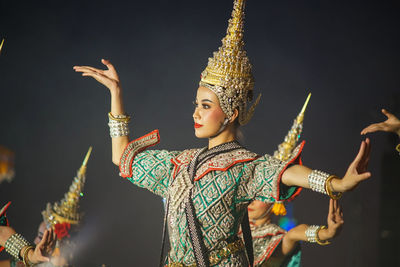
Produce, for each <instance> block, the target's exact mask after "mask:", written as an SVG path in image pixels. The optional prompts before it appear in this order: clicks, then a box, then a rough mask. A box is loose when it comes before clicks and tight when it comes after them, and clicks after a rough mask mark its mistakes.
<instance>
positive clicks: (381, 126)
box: [361, 109, 400, 136]
mask: <svg viewBox="0 0 400 267" xmlns="http://www.w3.org/2000/svg"><path fill="white" fill-rule="evenodd" d="M382 113H383V114H384V115H385V116H386V117H387V120H385V121H383V122H379V123H373V124H371V125H369V126H367V127H365V128H364V129H363V130H362V131H361V134H367V133H373V132H378V131H383V132H392V133H397V134H398V135H399V136H400V120H399V119H398V118H396V116H395V115H393V114H392V113H390V112H388V111H387V110H386V109H382Z"/></svg>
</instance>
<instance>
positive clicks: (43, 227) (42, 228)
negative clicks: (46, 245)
mask: <svg viewBox="0 0 400 267" xmlns="http://www.w3.org/2000/svg"><path fill="white" fill-rule="evenodd" d="M45 231H46V224H45V223H44V222H41V223H40V225H39V228H38V233H37V236H36V238H35V241H34V242H33V243H35V245H37V244H39V242H40V241H41V240H42V238H43V234H44V232H45Z"/></svg>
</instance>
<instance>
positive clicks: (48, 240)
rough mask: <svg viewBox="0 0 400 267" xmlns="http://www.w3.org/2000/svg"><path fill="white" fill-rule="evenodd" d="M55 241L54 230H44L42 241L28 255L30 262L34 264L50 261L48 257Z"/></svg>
mask: <svg viewBox="0 0 400 267" xmlns="http://www.w3.org/2000/svg"><path fill="white" fill-rule="evenodd" d="M56 241H57V237H56V234H55V232H54V230H53V229H52V228H51V229H48V230H46V231H45V232H44V234H43V237H42V240H40V242H39V243H38V244H37V245H36V247H35V250H33V252H32V253H29V254H28V257H29V260H30V262H32V263H34V264H36V263H39V262H48V261H50V258H49V256H50V255H51V254H52V253H53V250H54V247H55V245H56Z"/></svg>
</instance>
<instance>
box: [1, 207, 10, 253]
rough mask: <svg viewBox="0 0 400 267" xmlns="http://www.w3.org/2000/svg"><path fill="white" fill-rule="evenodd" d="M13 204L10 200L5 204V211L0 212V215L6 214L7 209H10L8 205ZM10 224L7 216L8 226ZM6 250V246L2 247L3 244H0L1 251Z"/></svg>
mask: <svg viewBox="0 0 400 267" xmlns="http://www.w3.org/2000/svg"><path fill="white" fill-rule="evenodd" d="M10 205H11V201H9V202H8V203H7V204H6V205H5V206H4V209H3V211H2V212H1V214H0V216H3V214H4V216H5V215H6V211H7V209H8V207H9V206H10ZM9 225H10V223H9V222H8V219H7V217H6V226H9ZM3 250H4V247H2V246H0V252H2V251H3Z"/></svg>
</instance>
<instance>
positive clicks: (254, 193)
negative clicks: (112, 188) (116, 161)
mask: <svg viewBox="0 0 400 267" xmlns="http://www.w3.org/2000/svg"><path fill="white" fill-rule="evenodd" d="M158 142H159V136H158V131H157V130H156V131H153V132H151V133H149V134H147V135H145V136H143V137H142V138H139V139H137V140H134V141H132V142H131V143H129V144H128V146H127V147H126V149H125V151H124V152H123V155H122V157H121V161H120V175H121V176H122V177H125V178H127V179H128V180H129V181H131V182H132V183H134V184H135V185H137V186H140V187H143V188H146V189H148V190H150V191H151V192H153V193H155V194H157V195H159V196H161V197H163V198H167V199H169V205H170V208H169V212H168V230H169V238H170V245H171V250H170V252H169V256H168V261H169V262H179V263H181V264H184V265H191V264H194V263H195V259H194V254H193V248H192V245H191V242H190V237H189V233H188V225H187V221H186V216H185V212H184V204H185V203H184V202H185V199H186V196H188V195H189V192H190V190H192V201H193V203H194V207H195V210H196V218H197V220H198V221H199V224H200V226H201V231H202V234H203V241H204V243H205V246H206V248H207V250H208V251H209V252H211V251H215V250H219V249H222V248H224V247H226V246H227V244H228V243H231V242H234V241H235V238H236V236H237V233H238V230H239V226H240V222H241V220H242V217H243V215H244V213H245V211H246V209H247V205H248V204H249V203H250V202H251V201H252V200H255V199H258V200H261V201H264V202H269V203H271V202H275V201H276V200H282V199H289V198H293V197H294V196H295V195H297V194H298V193H299V191H300V190H301V189H300V188H297V187H287V186H285V185H283V184H281V183H280V179H281V175H282V173H283V171H284V170H285V169H286V168H287V167H288V166H289V165H290V164H292V163H298V162H299V155H300V152H301V150H302V147H303V144H301V145H300V146H299V147H298V148H297V149H296V150H295V151H294V153H293V155H294V156H293V157H291V158H290V159H289V160H287V161H285V162H282V161H280V160H277V159H275V158H273V157H271V156H269V155H264V156H261V157H259V156H258V155H257V154H255V153H253V152H250V151H248V150H246V149H244V148H241V149H237V150H233V151H230V152H227V153H222V154H218V155H216V156H215V157H213V158H211V159H209V160H207V161H206V162H205V163H204V164H202V165H201V166H200V167H199V168H198V169H197V172H196V174H195V179H194V184H193V185H192V183H191V181H190V180H189V179H188V177H189V174H188V172H187V167H188V165H189V163H190V161H191V159H192V158H193V157H194V156H195V154H196V153H197V152H198V151H199V149H189V150H184V151H166V150H146V151H143V150H145V149H146V148H147V147H149V146H151V145H154V144H156V143H158ZM140 151H142V152H140ZM246 264H248V263H247V258H246V256H245V253H244V251H243V250H242V251H240V253H236V254H235V255H230V256H229V258H227V259H224V260H222V261H221V262H220V263H219V264H218V266H245V265H246Z"/></svg>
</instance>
